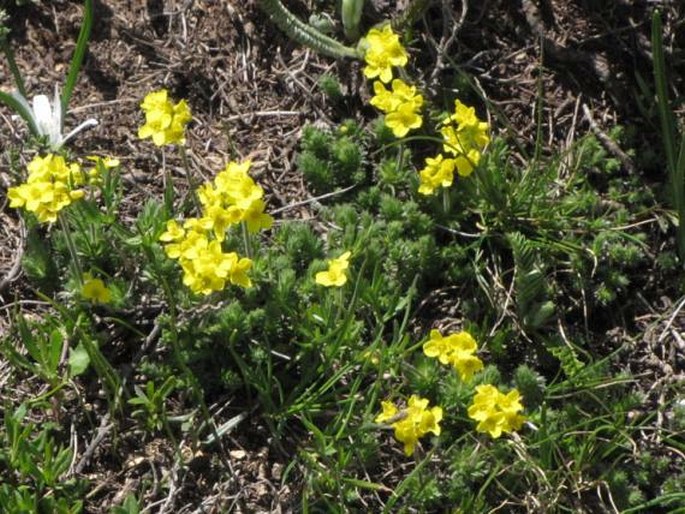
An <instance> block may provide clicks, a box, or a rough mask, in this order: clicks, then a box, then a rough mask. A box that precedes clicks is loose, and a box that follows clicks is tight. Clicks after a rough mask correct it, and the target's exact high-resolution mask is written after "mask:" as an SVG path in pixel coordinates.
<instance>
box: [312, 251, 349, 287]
mask: <svg viewBox="0 0 685 514" xmlns="http://www.w3.org/2000/svg"><path fill="white" fill-rule="evenodd" d="M351 255H352V252H345V253H343V254H342V255H341V256H340V257H338V258H337V259H331V260H329V261H328V270H327V271H320V272H319V273H317V274H316V277H315V280H316V283H317V284H320V285H322V286H325V287H332V286H335V287H341V286H343V285H345V283H346V282H347V273H346V271H347V268H348V267H349V266H350V262H349V260H350V256H351Z"/></svg>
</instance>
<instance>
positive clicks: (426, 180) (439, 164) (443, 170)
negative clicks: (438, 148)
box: [419, 154, 456, 195]
mask: <svg viewBox="0 0 685 514" xmlns="http://www.w3.org/2000/svg"><path fill="white" fill-rule="evenodd" d="M455 167H456V162H455V160H454V159H445V158H444V156H443V155H442V154H440V155H438V156H437V157H435V158H431V157H428V158H427V159H426V167H425V168H423V169H422V170H421V171H420V172H419V178H420V181H421V183H420V185H419V193H421V194H423V195H432V194H434V193H435V190H436V189H437V188H439V187H449V186H451V185H452V182H453V180H454V169H455Z"/></svg>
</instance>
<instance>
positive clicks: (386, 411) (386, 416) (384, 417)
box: [374, 401, 399, 423]
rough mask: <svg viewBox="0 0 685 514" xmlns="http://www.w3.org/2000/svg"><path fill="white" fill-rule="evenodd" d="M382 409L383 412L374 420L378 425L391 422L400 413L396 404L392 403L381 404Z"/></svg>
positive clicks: (384, 402)
mask: <svg viewBox="0 0 685 514" xmlns="http://www.w3.org/2000/svg"><path fill="white" fill-rule="evenodd" d="M381 408H382V409H383V412H381V413H380V414H379V415H378V416H376V419H375V420H374V421H375V422H376V423H384V422H386V421H390V420H391V419H393V418H394V417H395V416H397V413H398V412H399V411H398V410H397V407H396V406H395V404H394V403H392V402H387V401H383V402H381Z"/></svg>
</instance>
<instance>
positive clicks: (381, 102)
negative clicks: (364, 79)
mask: <svg viewBox="0 0 685 514" xmlns="http://www.w3.org/2000/svg"><path fill="white" fill-rule="evenodd" d="M373 92H374V96H372V97H371V100H369V103H370V104H371V105H373V106H374V107H375V108H376V109H378V110H379V111H383V112H392V111H394V110H395V109H397V107H399V105H400V103H401V101H400V99H399V98H398V97H397V96H396V95H394V94H393V93H392V91H389V90H388V89H386V88H385V86H384V85H383V83H382V82H381V81H380V80H376V81H375V82H374V83H373Z"/></svg>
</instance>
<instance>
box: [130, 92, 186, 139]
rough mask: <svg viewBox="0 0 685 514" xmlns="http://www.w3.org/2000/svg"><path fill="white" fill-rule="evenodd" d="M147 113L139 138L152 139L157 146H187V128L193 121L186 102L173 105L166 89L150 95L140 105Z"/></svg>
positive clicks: (182, 101)
mask: <svg viewBox="0 0 685 514" xmlns="http://www.w3.org/2000/svg"><path fill="white" fill-rule="evenodd" d="M140 107H141V109H143V111H144V112H145V124H144V125H143V126H142V127H140V129H139V130H138V137H139V138H140V139H145V138H148V137H151V138H152V141H153V142H154V144H155V145H157V146H165V145H170V144H177V145H183V144H185V135H184V130H185V126H186V125H187V124H188V122H189V121H190V120H191V119H192V115H191V114H190V108H189V107H188V104H187V103H186V101H185V100H181V101H179V102H177V103H173V102H172V101H171V100H170V99H169V92H168V91H167V90H166V89H160V90H159V91H153V92H151V93H148V94H147V95H146V96H145V98H144V99H143V102H142V103H141V104H140Z"/></svg>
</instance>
